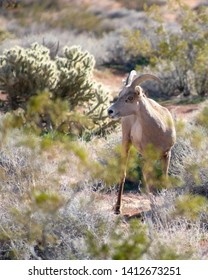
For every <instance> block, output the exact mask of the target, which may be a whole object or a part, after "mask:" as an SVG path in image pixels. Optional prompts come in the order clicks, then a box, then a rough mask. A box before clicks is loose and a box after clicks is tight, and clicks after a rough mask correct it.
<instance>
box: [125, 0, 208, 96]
mask: <svg viewBox="0 0 208 280" xmlns="http://www.w3.org/2000/svg"><path fill="white" fill-rule="evenodd" d="M176 2H177V3H176ZM174 3H175V4H176V5H174ZM174 3H172V2H171V1H170V2H169V6H168V7H169V11H170V12H171V11H172V13H174V14H176V15H177V17H178V21H177V23H178V27H176V29H175V30H173V31H172V30H170V29H168V28H165V27H164V21H163V20H162V18H163V14H162V13H161V10H160V8H159V7H158V6H152V7H150V8H149V9H146V12H147V16H148V17H149V18H151V19H152V20H153V23H152V24H151V25H150V26H149V28H150V29H151V32H149V33H148V32H146V33H145V35H142V34H140V32H139V31H138V30H133V31H130V32H126V33H125V34H124V36H125V39H126V45H125V48H126V51H127V53H128V54H129V55H131V56H132V57H134V58H135V59H137V57H138V56H142V57H146V60H147V61H148V63H149V65H150V68H151V69H149V71H151V70H152V71H155V72H156V73H158V72H159V73H160V76H161V78H162V79H163V81H164V88H163V89H162V90H163V91H164V93H165V94H167V95H174V94H176V95H178V94H180V93H183V94H184V95H185V96H187V95H197V94H198V95H200V96H205V95H206V94H207V88H208V75H207V68H208V63H207V61H208V51H207V50H208V47H207V28H206V27H205V26H207V24H208V17H207V8H206V7H205V6H204V7H203V6H202V7H201V8H200V9H198V10H192V9H191V8H190V7H189V6H187V5H185V4H182V1H175V2H174Z"/></svg>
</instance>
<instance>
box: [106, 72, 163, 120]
mask: <svg viewBox="0 0 208 280" xmlns="http://www.w3.org/2000/svg"><path fill="white" fill-rule="evenodd" d="M146 80H155V81H158V82H161V80H160V79H159V78H157V77H156V76H154V75H150V74H143V75H141V76H137V74H136V71H135V70H133V71H131V72H130V74H129V76H128V77H127V79H126V82H125V84H124V87H123V89H122V90H121V91H120V93H119V96H118V99H117V101H116V102H115V103H114V104H113V105H112V106H111V107H110V108H109V109H108V115H109V116H110V117H111V118H113V119H118V118H121V117H126V116H129V115H134V114H136V112H137V111H138V106H139V102H140V100H141V98H145V94H144V92H143V90H142V88H141V87H140V86H139V85H140V84H141V83H143V82H144V81H146Z"/></svg>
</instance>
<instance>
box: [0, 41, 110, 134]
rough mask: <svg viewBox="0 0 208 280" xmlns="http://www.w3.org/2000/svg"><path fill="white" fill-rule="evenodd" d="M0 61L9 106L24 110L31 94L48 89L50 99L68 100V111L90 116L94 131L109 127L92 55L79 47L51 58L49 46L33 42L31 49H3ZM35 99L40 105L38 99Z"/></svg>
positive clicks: (1, 85)
mask: <svg viewBox="0 0 208 280" xmlns="http://www.w3.org/2000/svg"><path fill="white" fill-rule="evenodd" d="M0 60H1V66H0V73H1V79H0V88H1V90H2V91H4V92H5V93H6V94H7V96H8V98H7V100H6V106H7V107H8V108H9V109H11V110H16V109H18V108H19V107H20V108H24V109H25V108H26V107H27V104H28V101H29V100H30V98H31V97H32V96H36V95H37V94H38V92H39V93H40V92H41V91H44V90H45V89H47V90H48V91H50V92H51V98H50V99H51V100H53V101H54V102H55V100H62V101H63V102H65V101H67V102H68V103H67V104H68V109H69V111H70V112H72V111H75V110H76V111H79V112H81V113H82V114H83V115H85V116H86V117H87V118H88V119H91V120H92V123H94V125H95V129H96V131H98V130H100V129H102V126H105V127H106V126H108V124H107V122H108V121H107V115H106V109H107V106H108V95H107V92H106V91H105V89H104V88H103V87H102V85H100V84H98V83H96V82H94V81H93V78H92V74H93V69H94V65H95V60H94V58H93V56H92V55H90V54H89V53H88V52H83V51H81V48H80V47H74V46H73V47H71V48H68V47H65V49H64V53H63V56H62V57H60V56H56V58H55V59H54V60H53V59H52V58H51V57H50V53H49V49H48V48H46V47H44V46H42V45H38V44H37V43H35V44H33V45H32V46H31V48H26V49H24V48H21V47H15V48H12V49H10V50H6V51H4V53H3V55H2V56H1V57H0ZM33 100H34V99H33ZM37 100H39V103H38V104H36V106H39V105H40V103H41V98H39V99H38V97H37V99H36V103H37ZM65 109H66V106H65ZM44 113H45V112H44Z"/></svg>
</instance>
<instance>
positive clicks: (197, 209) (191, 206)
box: [175, 194, 208, 220]
mask: <svg viewBox="0 0 208 280" xmlns="http://www.w3.org/2000/svg"><path fill="white" fill-rule="evenodd" d="M175 213H176V214H177V215H181V216H184V217H186V218H188V219H193V220H196V219H197V218H198V217H199V216H200V214H201V213H206V214H208V206H207V199H206V198H205V197H203V196H199V195H196V196H194V195H189V194H188V195H183V196H181V197H179V198H178V199H177V201H176V210H175Z"/></svg>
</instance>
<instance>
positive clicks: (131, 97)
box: [126, 96, 134, 102]
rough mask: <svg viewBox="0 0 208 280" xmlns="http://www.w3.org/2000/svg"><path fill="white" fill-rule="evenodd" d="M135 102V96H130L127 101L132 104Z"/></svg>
mask: <svg viewBox="0 0 208 280" xmlns="http://www.w3.org/2000/svg"><path fill="white" fill-rule="evenodd" d="M133 100H134V97H133V96H129V97H128V98H127V99H126V102H132V101H133Z"/></svg>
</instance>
